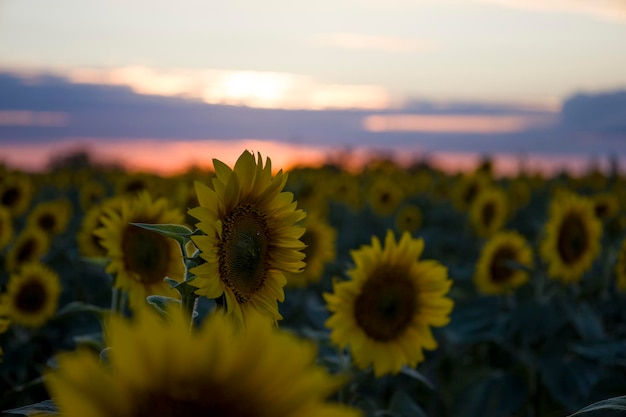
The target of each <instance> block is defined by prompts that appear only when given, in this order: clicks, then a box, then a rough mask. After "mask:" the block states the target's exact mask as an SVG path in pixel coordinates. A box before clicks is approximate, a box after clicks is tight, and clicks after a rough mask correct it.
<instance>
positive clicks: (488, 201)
mask: <svg viewBox="0 0 626 417" xmlns="http://www.w3.org/2000/svg"><path fill="white" fill-rule="evenodd" d="M469 217H470V223H471V225H472V228H473V229H474V232H475V233H476V235H478V236H479V237H488V236H491V235H493V234H494V233H495V232H497V231H498V230H500V229H502V227H503V226H504V223H506V219H507V197H506V194H505V193H504V191H502V190H501V189H499V188H496V187H494V186H490V187H485V188H483V189H481V190H480V191H478V195H477V196H476V197H475V198H474V199H473V201H472V202H471V203H470V206H469Z"/></svg>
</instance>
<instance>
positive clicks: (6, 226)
mask: <svg viewBox="0 0 626 417" xmlns="http://www.w3.org/2000/svg"><path fill="white" fill-rule="evenodd" d="M13 233H14V229H13V217H12V216H11V212H10V211H9V209H7V208H6V207H4V206H1V205H0V251H1V250H2V249H4V248H5V247H6V246H7V245H8V244H9V242H11V240H12V239H13Z"/></svg>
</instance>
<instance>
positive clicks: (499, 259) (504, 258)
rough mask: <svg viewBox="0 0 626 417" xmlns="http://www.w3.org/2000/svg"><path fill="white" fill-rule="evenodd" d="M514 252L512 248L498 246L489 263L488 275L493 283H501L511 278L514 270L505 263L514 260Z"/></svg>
mask: <svg viewBox="0 0 626 417" xmlns="http://www.w3.org/2000/svg"><path fill="white" fill-rule="evenodd" d="M515 255H516V253H515V251H514V250H513V248H510V247H506V246H505V247H502V248H499V249H498V250H497V251H496V253H495V254H494V255H493V259H492V261H491V265H489V275H490V276H491V280H492V281H493V282H495V283H498V284H501V283H504V282H507V281H508V280H510V279H511V277H512V276H513V274H514V273H515V270H514V269H513V268H511V267H510V266H508V265H507V263H508V262H511V261H515V260H516V256H515Z"/></svg>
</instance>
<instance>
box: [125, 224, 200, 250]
mask: <svg viewBox="0 0 626 417" xmlns="http://www.w3.org/2000/svg"><path fill="white" fill-rule="evenodd" d="M131 224H132V225H135V226H137V227H141V228H142V229H146V230H150V231H152V232H155V233H158V234H160V235H163V236H167V237H169V238H172V239H175V240H176V241H177V242H178V243H179V244H180V246H181V248H183V249H184V247H185V245H186V244H187V242H189V241H190V240H191V239H190V236H191V235H192V234H193V232H192V231H191V230H190V229H189V228H187V227H186V226H183V225H181V224H150V223H131Z"/></svg>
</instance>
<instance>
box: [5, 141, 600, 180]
mask: <svg viewBox="0 0 626 417" xmlns="http://www.w3.org/2000/svg"><path fill="white" fill-rule="evenodd" d="M246 149H247V150H249V151H252V152H255V153H256V152H260V153H261V156H262V157H263V158H264V159H265V158H266V157H269V158H270V159H271V161H272V168H273V171H274V172H276V171H278V170H280V169H282V170H285V171H289V170H291V169H293V168H295V167H303V166H308V167H320V166H322V165H323V164H325V163H329V162H330V163H340V164H341V165H342V166H343V167H344V169H347V170H349V171H353V172H358V171H359V170H361V169H362V168H363V167H364V166H365V165H366V164H367V163H368V162H369V161H371V160H372V159H373V158H374V159H376V158H377V157H380V156H381V155H382V156H385V157H389V158H391V159H393V160H394V161H396V163H398V164H399V165H400V166H408V165H410V164H411V163H414V162H418V161H420V160H423V158H424V157H427V162H428V163H429V164H430V165H431V166H432V167H433V168H436V169H440V170H442V171H444V172H448V173H456V172H466V171H469V170H472V169H474V168H475V167H476V166H477V165H478V163H479V162H480V160H481V158H482V157H483V156H484V155H483V154H479V153H474V152H428V153H425V152H421V150H420V149H416V148H415V147H397V148H388V149H379V148H377V149H373V148H367V147H360V148H349V150H346V149H341V148H339V147H332V146H327V147H313V146H306V145H294V144H287V143H280V142H275V141H261V140H201V141H163V140H155V139H152V140H150V139H145V140H137V139H132V140H128V141H110V140H103V139H100V140H98V139H81V140H79V139H73V140H69V139H68V140H61V141H57V142H54V143H43V144H37V145H36V146H33V144H24V143H13V144H2V143H0V162H2V163H4V164H6V165H7V166H8V167H10V168H15V169H20V170H24V171H30V172H45V170H46V169H47V168H48V163H49V162H50V160H51V159H52V158H53V157H56V156H60V155H64V154H70V153H72V152H75V151H77V150H81V151H87V152H88V153H89V154H90V155H92V157H93V158H94V161H96V162H103V163H115V164H118V165H121V166H122V167H124V168H125V169H128V170H129V171H131V172H139V171H143V172H152V173H156V174H159V175H163V176H168V175H176V174H180V173H183V172H185V171H187V170H188V169H190V168H192V167H198V168H201V169H212V167H213V159H219V160H220V161H222V162H224V163H225V164H227V165H229V166H231V167H232V166H233V165H234V163H235V161H236V160H237V158H238V157H239V156H240V155H241V153H242V152H243V151H244V150H246ZM491 157H492V160H493V162H494V172H495V174H496V175H497V176H513V175H516V174H517V173H519V172H520V170H521V169H524V170H526V172H530V173H533V172H538V173H542V174H544V175H554V174H556V173H558V172H561V171H563V170H565V171H569V172H572V173H583V172H585V171H587V170H588V169H589V168H590V166H591V163H592V161H591V160H590V157H589V156H585V155H580V156H567V155H540V154H539V155H524V156H520V155H516V154H497V153H496V154H492V155H491ZM607 166H608V164H607ZM604 168H607V167H606V166H605V167H603V169H604Z"/></svg>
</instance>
